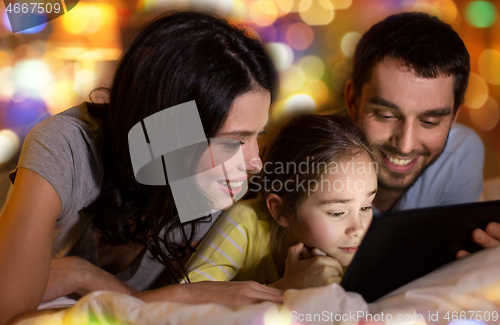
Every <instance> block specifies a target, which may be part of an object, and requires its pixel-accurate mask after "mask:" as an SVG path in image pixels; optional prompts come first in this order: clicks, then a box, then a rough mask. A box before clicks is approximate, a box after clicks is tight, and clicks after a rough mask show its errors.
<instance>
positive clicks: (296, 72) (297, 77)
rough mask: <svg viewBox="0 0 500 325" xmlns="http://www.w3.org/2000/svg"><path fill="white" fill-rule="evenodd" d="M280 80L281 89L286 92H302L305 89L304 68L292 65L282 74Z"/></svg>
mask: <svg viewBox="0 0 500 325" xmlns="http://www.w3.org/2000/svg"><path fill="white" fill-rule="evenodd" d="M280 80H281V88H282V89H283V90H285V92H288V93H293V92H297V91H300V90H301V89H302V87H304V84H305V80H306V75H305V73H304V71H303V70H302V68H300V67H299V66H296V65H292V66H290V67H288V69H286V70H284V71H282V72H281V73H280Z"/></svg>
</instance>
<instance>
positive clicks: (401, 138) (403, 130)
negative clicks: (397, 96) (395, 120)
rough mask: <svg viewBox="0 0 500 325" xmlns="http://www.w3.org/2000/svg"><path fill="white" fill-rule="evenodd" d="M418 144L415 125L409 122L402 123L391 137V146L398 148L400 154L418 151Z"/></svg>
mask: <svg viewBox="0 0 500 325" xmlns="http://www.w3.org/2000/svg"><path fill="white" fill-rule="evenodd" d="M416 142H417V139H416V132H415V125H414V123H413V122H412V121H409V120H405V121H401V123H399V125H398V126H397V127H396V128H395V130H394V133H393V135H392V137H391V144H392V145H393V146H394V147H396V148H398V150H399V151H400V153H402V154H409V153H411V152H412V151H413V150H415V149H416V148H415V146H416Z"/></svg>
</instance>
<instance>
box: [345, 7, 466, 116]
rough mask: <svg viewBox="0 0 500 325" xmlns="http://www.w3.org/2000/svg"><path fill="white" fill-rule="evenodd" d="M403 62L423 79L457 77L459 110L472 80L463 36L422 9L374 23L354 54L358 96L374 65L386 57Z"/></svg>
mask: <svg viewBox="0 0 500 325" xmlns="http://www.w3.org/2000/svg"><path fill="white" fill-rule="evenodd" d="M386 57H389V58H394V59H399V60H401V61H403V62H404V63H405V64H406V65H407V66H408V67H410V68H412V69H414V70H415V73H416V74H417V75H418V76H421V77H423V78H437V77H439V76H453V77H454V79H455V80H454V97H455V104H454V109H455V112H456V110H457V109H458V108H459V107H460V105H461V104H462V103H463V101H464V96H465V90H466V89H467V83H468V81H469V73H470V57H469V52H468V51H467V48H466V47H465V45H464V42H463V41H462V39H461V38H460V37H459V36H458V34H457V33H456V32H455V31H454V30H453V28H451V26H450V25H448V24H446V23H444V22H442V21H441V20H439V19H438V18H437V17H432V16H429V15H428V14H426V13H422V12H405V13H400V14H397V15H392V16H389V17H387V18H386V19H384V20H382V21H381V22H379V23H377V24H375V25H373V26H372V27H371V28H370V29H369V30H368V31H367V32H366V33H365V34H364V35H363V37H362V38H361V39H360V41H359V42H358V45H357V46H356V51H355V53H354V67H353V75H352V80H353V84H354V95H355V96H356V98H359V97H360V96H361V92H362V89H363V84H364V83H366V82H368V81H370V78H371V76H372V72H373V67H374V66H375V64H376V63H379V62H380V61H382V60H383V59H384V58H386Z"/></svg>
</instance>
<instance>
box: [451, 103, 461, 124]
mask: <svg viewBox="0 0 500 325" xmlns="http://www.w3.org/2000/svg"><path fill="white" fill-rule="evenodd" d="M460 107H462V105H460V106H458V108H457V111H456V112H455V117H454V118H453V122H451V126H450V129H451V127H452V126H453V124H455V122H456V121H457V117H458V113H460Z"/></svg>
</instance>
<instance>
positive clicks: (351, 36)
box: [340, 32, 362, 59]
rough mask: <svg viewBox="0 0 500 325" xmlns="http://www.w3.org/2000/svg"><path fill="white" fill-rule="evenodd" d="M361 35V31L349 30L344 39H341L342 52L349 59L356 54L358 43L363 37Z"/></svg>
mask: <svg viewBox="0 0 500 325" xmlns="http://www.w3.org/2000/svg"><path fill="white" fill-rule="evenodd" d="M361 36H362V35H361V33H358V32H349V33H347V34H345V35H344V37H342V40H341V41H340V49H341V50H342V53H343V54H344V55H345V56H346V57H348V58H349V59H352V57H353V56H354V51H355V50H356V45H357V44H358V42H359V40H360V39H361Z"/></svg>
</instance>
